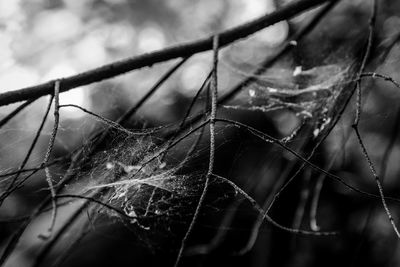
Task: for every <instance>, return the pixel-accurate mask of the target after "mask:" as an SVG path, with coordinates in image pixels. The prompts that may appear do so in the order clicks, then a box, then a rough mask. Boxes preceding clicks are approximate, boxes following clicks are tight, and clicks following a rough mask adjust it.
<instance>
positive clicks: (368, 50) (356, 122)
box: [352, 0, 400, 238]
mask: <svg viewBox="0 0 400 267" xmlns="http://www.w3.org/2000/svg"><path fill="white" fill-rule="evenodd" d="M377 5H378V4H377V1H376V0H374V1H373V8H372V14H371V18H370V22H369V36H368V44H367V48H366V51H365V55H364V58H363V61H362V64H361V67H360V71H359V74H358V77H359V78H361V76H362V73H363V72H364V69H365V65H366V62H367V60H368V57H369V56H370V53H371V47H372V42H373V37H374V31H375V20H376V12H377ZM389 81H392V80H390V79H389ZM361 112H362V109H361V80H358V81H357V106H356V117H355V120H354V123H353V125H352V128H353V129H354V131H355V133H356V136H357V139H358V143H359V144H360V147H361V150H362V153H363V155H364V158H365V159H366V161H367V163H368V166H369V169H370V171H371V173H372V175H373V176H374V179H375V182H376V185H377V187H378V191H379V195H380V197H381V202H382V206H383V208H384V210H385V212H386V215H387V217H388V219H389V221H390V224H391V225H392V227H393V230H394V232H395V233H396V235H397V237H398V238H400V232H399V230H398V229H397V227H396V224H395V222H394V219H393V217H392V214H391V213H390V210H389V208H388V206H387V203H386V200H385V195H384V192H383V186H382V183H381V181H380V178H379V176H378V174H377V172H376V170H375V166H374V163H373V162H372V160H371V158H370V156H369V153H368V151H367V148H366V147H365V145H364V142H363V139H362V138H361V134H360V130H359V123H360V119H361Z"/></svg>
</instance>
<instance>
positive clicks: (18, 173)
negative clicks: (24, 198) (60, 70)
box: [0, 96, 54, 206]
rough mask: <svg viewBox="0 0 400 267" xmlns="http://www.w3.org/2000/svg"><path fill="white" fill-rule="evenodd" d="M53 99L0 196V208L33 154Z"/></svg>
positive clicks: (51, 100)
mask: <svg viewBox="0 0 400 267" xmlns="http://www.w3.org/2000/svg"><path fill="white" fill-rule="evenodd" d="M53 98H54V96H51V97H50V100H49V104H48V105H47V108H46V111H45V113H44V116H43V119H42V121H41V123H40V126H39V128H38V130H37V131H36V134H35V137H34V138H33V141H32V143H31V146H30V147H29V149H28V152H27V153H26V155H25V158H24V159H23V161H22V163H21V165H20V166H19V168H18V171H17V172H16V175H15V177H14V178H13V179H12V181H11V182H10V184H9V185H8V187H7V189H6V190H5V192H4V193H3V194H2V195H1V196H0V206H1V204H2V203H3V201H4V199H6V198H7V197H8V196H9V195H10V194H11V192H13V191H14V190H12V189H13V186H14V184H15V182H16V181H17V180H18V178H19V177H20V174H21V173H22V172H21V171H22V170H23V169H24V168H25V166H26V163H27V162H28V160H29V158H30V156H31V154H32V152H33V149H34V148H35V146H36V144H37V141H38V140H39V137H40V134H41V133H42V130H43V127H44V124H45V123H46V120H47V116H48V115H49V112H50V108H51V104H52V102H53ZM27 102H29V101H27ZM25 103H26V102H25ZM0 127H1V126H0ZM46 164H47V162H46Z"/></svg>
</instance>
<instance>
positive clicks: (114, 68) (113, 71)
mask: <svg viewBox="0 0 400 267" xmlns="http://www.w3.org/2000/svg"><path fill="white" fill-rule="evenodd" d="M336 1H337V0H299V1H296V2H294V3H291V4H288V5H286V6H285V7H283V8H281V9H279V10H277V11H275V12H273V13H270V14H267V15H265V16H263V17H260V18H258V19H255V20H253V21H250V22H248V23H245V24H242V25H240V26H237V27H235V28H232V29H230V30H226V31H224V32H222V33H219V34H218V36H219V37H220V46H221V47H223V46H226V45H228V44H230V43H233V42H235V41H237V40H239V39H242V38H245V37H247V36H249V35H251V34H254V33H256V32H258V31H260V30H262V29H264V28H266V27H268V26H271V25H273V24H275V23H277V22H279V21H282V20H287V19H290V18H292V17H294V16H296V15H298V14H300V13H302V12H304V11H306V10H308V9H310V8H313V7H316V6H318V5H321V4H323V3H326V2H336ZM212 43H213V37H212V36H210V37H206V38H202V39H199V40H196V41H192V42H188V43H185V44H180V45H176V46H171V47H169V48H166V49H163V50H158V51H155V52H152V53H146V54H143V55H140V56H136V57H131V58H127V59H124V60H120V61H117V62H114V63H111V64H107V65H104V66H101V67H99V68H95V69H92V70H88V71H86V72H82V73H80V74H77V75H73V76H69V77H66V78H62V79H59V80H60V84H61V85H62V86H61V88H60V92H65V91H68V90H70V89H73V88H76V87H79V86H83V85H88V84H91V83H95V82H100V81H102V80H105V79H109V78H113V77H115V76H118V75H121V74H124V73H127V72H129V71H132V70H135V69H139V68H143V67H148V66H152V65H154V64H156V63H160V62H164V61H168V60H171V59H175V58H180V57H188V56H190V55H193V54H196V53H200V52H204V51H207V50H211V49H212ZM53 87H54V81H49V82H46V83H43V84H39V85H35V86H31V87H26V88H23V89H19V90H15V91H10V92H5V93H2V94H0V106H5V105H8V104H12V103H15V102H19V101H23V100H28V99H31V98H36V97H40V96H43V95H47V94H51V93H52V92H53Z"/></svg>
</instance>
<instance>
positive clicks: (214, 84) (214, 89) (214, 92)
mask: <svg viewBox="0 0 400 267" xmlns="http://www.w3.org/2000/svg"><path fill="white" fill-rule="evenodd" d="M213 51H214V57H213V69H212V77H211V114H210V161H209V163H208V170H207V174H206V179H205V182H204V188H203V192H202V193H201V196H200V198H199V201H198V204H197V207H196V210H195V212H194V214H193V218H192V220H191V222H190V224H189V228H188V229H187V231H186V233H185V236H184V237H183V239H182V243H181V246H180V248H179V252H178V255H177V257H176V261H175V264H174V266H175V267H177V266H178V265H179V262H180V260H181V258H182V253H183V251H184V249H185V247H186V242H187V240H188V238H189V236H190V234H191V233H192V231H193V227H194V224H195V223H196V221H197V218H198V216H199V213H200V209H201V208H202V206H203V202H204V199H205V196H206V194H207V190H208V185H209V182H210V177H211V174H212V173H213V170H214V160H215V118H216V116H217V101H218V51H219V36H218V35H215V36H214V38H213Z"/></svg>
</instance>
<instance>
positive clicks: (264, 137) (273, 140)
mask: <svg viewBox="0 0 400 267" xmlns="http://www.w3.org/2000/svg"><path fill="white" fill-rule="evenodd" d="M215 121H216V122H224V123H228V124H232V125H233V126H235V127H238V128H240V129H244V130H246V131H248V132H250V133H251V134H253V135H254V136H256V137H258V138H260V139H261V140H264V141H265V142H269V143H274V144H276V145H278V146H280V147H282V148H283V149H285V150H286V151H288V152H290V153H291V154H292V155H293V156H295V157H296V158H298V159H300V160H301V161H302V162H303V164H302V165H303V166H305V165H308V166H310V167H311V168H313V169H314V170H316V171H318V172H320V173H324V174H325V175H326V176H328V177H330V178H332V179H334V180H336V181H338V182H340V183H341V184H343V185H344V186H346V187H347V188H349V189H351V190H353V191H354V192H357V193H360V194H362V195H365V196H368V197H371V198H379V199H380V198H381V197H380V196H379V195H375V194H372V193H368V192H365V191H363V190H361V189H358V188H356V187H354V186H352V185H350V184H349V183H347V182H346V181H344V180H343V179H342V178H340V177H339V176H337V175H334V174H332V173H329V172H328V171H326V170H324V169H322V168H320V167H318V166H317V165H315V164H314V163H312V162H310V160H309V159H307V158H305V157H303V156H301V155H300V154H299V153H298V152H296V151H294V150H293V149H291V148H290V147H288V146H286V145H285V144H284V143H282V142H281V141H280V140H279V139H276V138H274V137H272V136H270V135H268V134H266V133H263V132H260V131H258V130H256V129H254V128H252V127H250V126H248V125H245V124H243V123H240V122H237V121H233V120H229V119H221V118H216V119H215ZM303 168H304V167H303ZM385 199H387V200H392V201H395V202H399V203H400V199H398V198H393V197H385Z"/></svg>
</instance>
